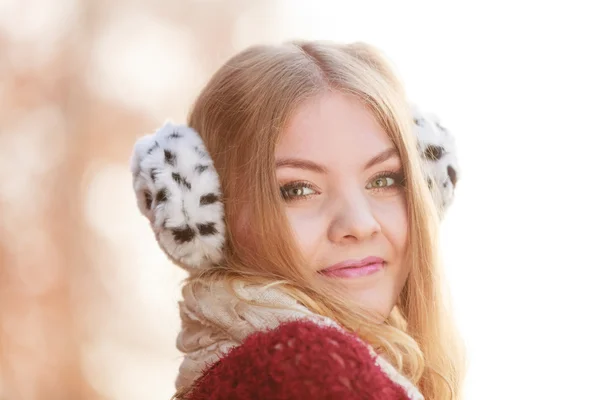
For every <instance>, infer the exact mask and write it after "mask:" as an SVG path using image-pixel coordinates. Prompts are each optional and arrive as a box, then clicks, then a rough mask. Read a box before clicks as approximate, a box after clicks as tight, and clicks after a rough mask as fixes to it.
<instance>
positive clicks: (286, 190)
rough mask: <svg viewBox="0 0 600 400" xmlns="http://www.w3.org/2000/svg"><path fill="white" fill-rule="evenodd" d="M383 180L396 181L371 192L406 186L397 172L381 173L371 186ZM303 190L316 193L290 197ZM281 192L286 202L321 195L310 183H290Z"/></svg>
mask: <svg viewBox="0 0 600 400" xmlns="http://www.w3.org/2000/svg"><path fill="white" fill-rule="evenodd" d="M382 178H391V179H393V180H394V183H393V184H392V185H390V186H384V187H373V188H370V189H369V190H373V191H375V192H381V191H387V190H398V189H399V188H402V187H404V185H405V179H404V175H403V174H402V173H401V172H399V171H397V172H391V171H384V172H380V173H378V174H377V175H375V176H373V177H372V178H371V179H370V180H369V184H370V183H372V182H374V181H376V180H378V179H382ZM302 188H308V189H310V190H312V191H314V192H315V193H311V194H307V195H300V196H290V195H289V191H290V190H293V189H302ZM279 190H280V191H281V197H282V198H283V200H284V201H286V202H291V201H299V200H306V199H309V198H311V197H313V196H316V195H317V194H319V191H318V190H317V188H316V187H315V186H314V185H312V184H311V183H310V182H306V181H295V182H290V183H288V184H285V185H283V186H281V187H280V188H279Z"/></svg>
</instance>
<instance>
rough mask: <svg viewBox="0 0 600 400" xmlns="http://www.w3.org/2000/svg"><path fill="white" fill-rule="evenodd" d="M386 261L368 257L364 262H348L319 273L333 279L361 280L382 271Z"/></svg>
mask: <svg viewBox="0 0 600 400" xmlns="http://www.w3.org/2000/svg"><path fill="white" fill-rule="evenodd" d="M384 266H385V261H384V260H383V259H382V258H380V257H366V258H364V259H362V260H359V261H357V260H347V261H343V262H341V263H337V264H334V265H332V266H330V267H327V268H325V269H322V270H320V271H319V273H320V274H321V275H324V276H328V277H332V278H359V277H362V276H367V275H372V274H374V273H377V272H379V271H381V270H382V269H383V268H384Z"/></svg>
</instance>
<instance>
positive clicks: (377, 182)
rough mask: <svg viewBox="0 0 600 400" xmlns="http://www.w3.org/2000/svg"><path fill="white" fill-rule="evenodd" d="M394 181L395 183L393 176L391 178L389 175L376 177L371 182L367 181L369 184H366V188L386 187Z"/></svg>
mask: <svg viewBox="0 0 600 400" xmlns="http://www.w3.org/2000/svg"><path fill="white" fill-rule="evenodd" d="M394 183H395V182H394V178H391V177H389V176H384V177H381V178H377V179H374V180H372V181H371V182H369V184H368V185H367V189H374V188H383V187H388V186H392V185H393V184H394Z"/></svg>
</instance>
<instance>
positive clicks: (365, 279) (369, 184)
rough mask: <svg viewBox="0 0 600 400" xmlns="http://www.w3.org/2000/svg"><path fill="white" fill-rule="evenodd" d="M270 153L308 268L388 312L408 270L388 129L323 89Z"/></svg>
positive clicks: (398, 176)
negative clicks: (271, 153)
mask: <svg viewBox="0 0 600 400" xmlns="http://www.w3.org/2000/svg"><path fill="white" fill-rule="evenodd" d="M275 156H276V163H277V179H278V181H279V185H280V187H281V192H282V195H283V198H284V200H285V202H286V211H287V216H288V218H289V222H290V224H291V226H292V228H293V230H294V232H295V234H296V237H297V241H298V245H299V247H300V249H301V251H302V253H303V255H304V258H305V259H306V260H307V261H308V265H307V266H306V268H309V269H310V272H311V273H314V274H315V276H316V277H318V279H325V280H333V281H336V282H337V283H339V284H340V285H341V287H342V288H343V290H344V292H345V293H347V295H348V296H349V297H350V298H352V299H353V300H355V301H357V302H359V303H360V304H363V305H364V306H365V307H367V308H368V309H369V310H371V311H373V312H377V313H378V314H381V315H382V316H383V317H387V316H388V315H389V313H390V311H391V309H392V307H393V306H394V305H395V304H396V301H397V299H398V296H399V294H400V291H401V289H402V287H403V286H404V282H405V281H406V277H407V275H408V272H409V271H408V268H407V265H406V263H405V261H404V260H405V253H406V247H407V235H408V225H407V213H406V199H405V194H404V189H403V172H402V171H401V168H400V166H401V164H400V159H399V156H398V153H397V151H396V149H395V147H394V145H393V143H392V141H391V140H390V139H389V137H388V135H387V134H386V132H385V131H384V130H383V129H382V128H381V127H380V126H379V124H378V123H377V121H376V120H375V118H374V117H373V116H372V115H371V113H370V112H369V111H368V109H367V108H366V107H365V106H363V105H362V104H361V103H360V102H359V101H358V100H356V99H354V98H353V97H350V96H346V95H343V94H339V93H335V92H329V93H326V94H324V95H322V96H320V97H318V98H316V99H313V100H310V101H308V102H306V103H305V104H304V105H303V106H301V107H300V108H299V110H298V111H297V113H296V114H295V115H294V117H293V118H292V120H291V122H290V124H289V125H288V126H287V129H285V131H284V132H283V133H282V136H281V138H280V141H279V143H278V145H277V148H276V152H275Z"/></svg>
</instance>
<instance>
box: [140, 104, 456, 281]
mask: <svg viewBox="0 0 600 400" xmlns="http://www.w3.org/2000/svg"><path fill="white" fill-rule="evenodd" d="M413 117H414V119H413V121H414V127H415V129H414V132H415V134H416V135H417V139H418V147H419V153H420V155H421V161H422V163H423V169H424V171H425V176H426V179H427V180H428V183H429V187H430V189H431V190H432V194H433V196H434V199H435V203H436V206H437V207H438V210H439V212H440V217H442V216H443V215H444V213H445V211H446V209H447V208H448V207H449V206H450V205H451V204H452V201H453V199H454V189H455V187H456V183H457V181H458V178H459V175H460V172H459V169H458V163H457V158H456V151H455V144H454V138H453V137H452V135H451V134H450V132H449V131H448V130H447V129H446V128H444V127H443V126H442V125H441V123H440V121H439V118H437V117H436V116H435V115H433V114H425V113H423V112H421V111H420V110H418V108H416V107H414V108H413ZM131 171H132V174H133V186H134V190H135V193H136V197H137V203H138V207H139V209H140V211H141V212H142V214H143V215H144V216H146V218H148V220H149V221H150V223H151V226H152V229H153V231H154V234H155V236H156V239H157V241H158V244H159V245H160V247H161V248H162V249H163V251H164V252H165V253H166V254H167V256H169V258H171V260H173V261H174V262H175V263H176V264H178V265H179V266H181V267H182V268H184V269H186V270H188V271H193V270H198V269H205V268H210V267H211V266H213V265H215V264H218V263H219V262H220V261H221V259H222V249H223V245H224V242H225V224H224V215H223V203H222V202H221V199H220V198H221V190H220V186H219V177H218V175H217V172H216V171H215V169H214V166H213V162H212V159H211V158H210V156H209V154H208V152H207V151H206V148H205V146H204V143H203V142H202V140H201V139H200V135H199V134H198V133H197V132H195V131H194V130H193V129H191V128H190V127H188V126H185V125H174V124H172V123H170V122H167V123H165V124H164V125H163V126H162V127H161V128H160V129H158V130H157V131H156V132H155V133H154V134H151V135H147V136H144V137H142V138H140V139H139V140H138V141H137V142H136V144H135V147H134V152H133V156H132V159H131Z"/></svg>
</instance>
